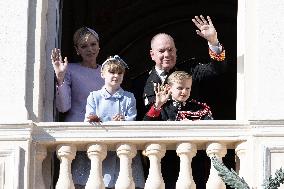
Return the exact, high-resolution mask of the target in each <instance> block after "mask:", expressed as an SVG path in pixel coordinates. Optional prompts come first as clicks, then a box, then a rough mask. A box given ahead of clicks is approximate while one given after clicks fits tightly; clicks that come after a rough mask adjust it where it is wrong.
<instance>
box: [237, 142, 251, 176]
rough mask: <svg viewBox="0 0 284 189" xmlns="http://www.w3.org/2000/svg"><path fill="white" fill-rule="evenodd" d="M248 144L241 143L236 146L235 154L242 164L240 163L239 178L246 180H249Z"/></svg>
mask: <svg viewBox="0 0 284 189" xmlns="http://www.w3.org/2000/svg"><path fill="white" fill-rule="evenodd" d="M247 150H248V149H247V142H241V143H239V144H238V145H237V146H236V149H235V152H236V155H237V156H238V157H239V159H240V162H239V164H240V165H239V172H238V174H239V176H240V177H243V178H244V179H245V180H248V177H247V174H246V173H247V171H246V169H247V162H248V160H247Z"/></svg>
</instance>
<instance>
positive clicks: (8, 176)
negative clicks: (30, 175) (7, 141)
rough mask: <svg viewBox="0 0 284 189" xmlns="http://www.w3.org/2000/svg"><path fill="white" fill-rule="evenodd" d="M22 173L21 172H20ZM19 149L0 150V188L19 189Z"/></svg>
mask: <svg viewBox="0 0 284 189" xmlns="http://www.w3.org/2000/svg"><path fill="white" fill-rule="evenodd" d="M21 171H23V170H21ZM19 175H20V147H15V148H14V149H5V148H0V184H1V185H0V188H1V189H19V188H23V187H24V186H20V185H19V183H20V180H19V179H20V177H19Z"/></svg>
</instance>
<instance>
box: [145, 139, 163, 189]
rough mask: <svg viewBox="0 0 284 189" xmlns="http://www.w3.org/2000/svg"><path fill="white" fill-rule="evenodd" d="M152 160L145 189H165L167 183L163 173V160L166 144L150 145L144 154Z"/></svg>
mask: <svg viewBox="0 0 284 189" xmlns="http://www.w3.org/2000/svg"><path fill="white" fill-rule="evenodd" d="M143 153H144V155H146V156H147V157H148V158H149V160H150V168H149V175H148V178H147V180H146V183H145V188H144V189H164V188H165V183H164V179H163V177H162V173H161V158H162V157H164V156H165V153H166V146H165V145H164V144H158V143H157V144H155V143H153V144H148V145H146V148H145V151H144V152H143Z"/></svg>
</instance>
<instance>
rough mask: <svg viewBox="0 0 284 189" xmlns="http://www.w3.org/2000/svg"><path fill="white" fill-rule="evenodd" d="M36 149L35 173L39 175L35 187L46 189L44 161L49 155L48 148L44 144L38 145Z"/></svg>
mask: <svg viewBox="0 0 284 189" xmlns="http://www.w3.org/2000/svg"><path fill="white" fill-rule="evenodd" d="M35 150H36V151H35V162H34V164H35V166H34V169H35V170H34V175H37V177H36V179H34V188H38V189H46V187H45V184H44V181H43V175H42V162H43V160H44V159H45V158H46V156H47V150H46V147H45V146H44V145H36V148H35Z"/></svg>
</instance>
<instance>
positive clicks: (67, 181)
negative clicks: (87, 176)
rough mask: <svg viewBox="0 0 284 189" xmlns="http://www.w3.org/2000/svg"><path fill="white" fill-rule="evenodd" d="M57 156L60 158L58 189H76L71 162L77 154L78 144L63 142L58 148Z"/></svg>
mask: <svg viewBox="0 0 284 189" xmlns="http://www.w3.org/2000/svg"><path fill="white" fill-rule="evenodd" d="M56 153H57V157H58V158H59V159H60V170H59V178H58V181H57V183H56V186H55V188H56V189H74V188H75V187H74V183H73V179H72V175H71V162H72V160H73V159H74V158H75V155H76V146H74V145H72V144H70V145H69V144H62V145H59V146H57V148H56Z"/></svg>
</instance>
